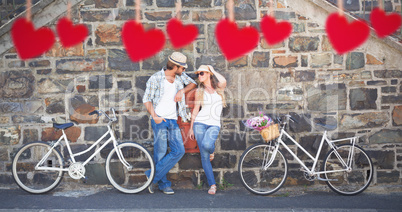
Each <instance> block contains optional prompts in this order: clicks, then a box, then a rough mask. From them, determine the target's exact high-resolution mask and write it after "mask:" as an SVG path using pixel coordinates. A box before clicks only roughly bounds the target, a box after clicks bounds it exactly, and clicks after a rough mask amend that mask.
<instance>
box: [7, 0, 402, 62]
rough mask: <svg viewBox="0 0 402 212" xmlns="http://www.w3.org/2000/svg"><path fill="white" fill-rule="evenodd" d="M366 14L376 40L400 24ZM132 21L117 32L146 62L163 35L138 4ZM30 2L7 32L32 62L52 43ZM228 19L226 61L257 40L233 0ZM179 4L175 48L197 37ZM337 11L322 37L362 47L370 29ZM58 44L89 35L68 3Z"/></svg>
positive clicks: (222, 42)
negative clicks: (241, 22) (240, 21)
mask: <svg viewBox="0 0 402 212" xmlns="http://www.w3.org/2000/svg"><path fill="white" fill-rule="evenodd" d="M379 2H380V8H376V9H374V10H373V11H372V13H371V15H370V20H371V23H372V27H373V28H374V30H375V32H376V34H377V36H378V37H379V38H381V39H382V38H385V37H387V36H389V35H390V34H392V33H394V32H395V31H396V30H398V29H399V27H400V26H401V16H400V15H398V14H396V13H391V14H386V13H385V11H384V10H383V5H382V2H381V1H379ZM135 5H136V6H135V10H136V17H135V20H130V21H127V22H126V23H125V24H124V25H123V28H122V41H123V45H124V47H125V48H126V51H127V54H128V55H129V57H130V59H131V60H132V61H134V62H139V61H142V60H145V59H147V58H149V57H152V56H153V55H155V54H157V53H158V52H159V51H161V50H162V48H163V46H164V44H165V39H166V38H165V35H164V33H163V32H162V30H160V29H155V28H154V29H150V30H145V29H144V27H143V25H142V24H141V21H140V0H136V4H135ZM30 6H31V0H27V13H26V18H20V19H18V20H16V21H15V22H14V24H13V26H12V29H11V35H12V40H13V42H14V45H15V48H16V51H17V53H18V55H19V57H20V58H21V59H22V60H26V59H30V58H34V57H37V56H40V55H41V54H43V53H45V52H46V51H48V50H49V49H50V48H51V47H52V46H53V44H54V42H55V35H54V33H53V32H52V30H51V29H50V28H46V27H42V28H40V29H37V30H35V28H34V25H33V23H32V22H31V17H30V16H31V15H30ZM227 7H228V18H223V19H222V20H220V21H219V23H218V24H217V26H216V28H215V36H216V39H217V42H218V45H219V48H220V49H221V51H222V54H223V55H224V56H225V58H226V59H227V60H234V59H236V58H239V57H241V56H243V55H245V54H247V53H248V52H250V51H251V50H253V49H254V48H255V47H256V46H257V45H258V41H259V33H258V31H257V29H255V28H254V27H252V26H246V27H243V28H238V26H237V24H236V22H235V19H234V10H233V9H234V5H233V0H229V1H228V3H227ZM272 7H273V3H272V0H270V6H269V11H268V13H267V15H265V16H264V17H263V18H262V20H261V23H260V28H261V31H262V33H263V36H264V39H265V40H266V41H267V43H268V44H269V45H275V44H277V43H279V42H282V41H283V40H285V39H286V38H288V37H289V36H290V35H291V33H292V25H291V24H290V23H289V22H287V21H281V22H278V21H277V20H276V19H275V17H274V15H273V12H272ZM180 10H181V4H180V3H177V4H176V18H172V19H171V20H169V21H168V23H167V34H168V36H169V39H170V41H171V43H172V45H173V47H174V48H175V49H180V48H182V47H184V46H186V45H188V44H190V43H192V42H193V41H194V40H195V39H196V38H197V36H198V28H197V27H196V26H195V25H193V24H188V25H183V23H182V22H181V20H180V19H181V17H180ZM338 10H339V11H338V12H337V13H332V14H330V15H329V16H328V18H327V21H326V25H325V28H326V33H327V35H328V38H329V41H330V43H331V44H332V46H333V47H334V49H335V51H336V52H337V53H338V54H345V53H347V52H350V51H352V50H354V49H356V48H357V47H359V46H360V45H362V44H363V43H364V42H365V41H366V40H367V39H368V37H369V33H370V28H369V26H368V25H367V24H366V23H365V22H363V21H360V20H355V21H352V22H348V20H347V19H346V17H345V16H344V14H343V1H342V0H340V1H338ZM56 29H57V33H58V35H59V38H60V42H61V44H62V46H63V47H65V48H69V47H72V46H75V45H77V44H79V43H81V42H83V41H84V40H85V39H86V37H87V36H88V29H87V27H86V26H85V25H83V24H77V25H74V24H73V23H72V22H71V20H70V3H69V4H68V11H67V17H63V18H61V19H60V20H59V21H58V23H57V26H56Z"/></svg>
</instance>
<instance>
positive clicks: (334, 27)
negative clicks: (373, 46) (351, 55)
mask: <svg viewBox="0 0 402 212" xmlns="http://www.w3.org/2000/svg"><path fill="white" fill-rule="evenodd" d="M325 28H326V31H327V35H328V38H329V41H330V42H331V44H332V46H333V47H334V49H335V50H336V51H337V52H338V54H344V53H347V52H349V51H351V50H353V49H355V48H357V47H358V46H360V45H361V44H363V43H364V42H365V41H366V40H367V39H368V38H369V35H370V28H369V27H368V26H367V24H366V23H364V22H362V21H353V22H351V23H349V22H348V20H346V18H345V17H344V16H342V15H339V13H332V14H331V15H330V16H329V17H328V18H327V22H326V27H325Z"/></svg>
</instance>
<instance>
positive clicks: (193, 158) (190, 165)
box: [179, 153, 202, 170]
mask: <svg viewBox="0 0 402 212" xmlns="http://www.w3.org/2000/svg"><path fill="white" fill-rule="evenodd" d="M179 168H180V169H182V170H199V169H202V165H201V156H200V154H199V153H192V154H184V156H183V157H182V158H181V160H180V161H179Z"/></svg>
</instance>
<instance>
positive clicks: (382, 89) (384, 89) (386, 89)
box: [381, 86, 396, 93]
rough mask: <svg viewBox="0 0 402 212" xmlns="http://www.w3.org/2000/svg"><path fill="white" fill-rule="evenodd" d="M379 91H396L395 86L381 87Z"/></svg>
mask: <svg viewBox="0 0 402 212" xmlns="http://www.w3.org/2000/svg"><path fill="white" fill-rule="evenodd" d="M381 93H396V87H391V86H387V87H381Z"/></svg>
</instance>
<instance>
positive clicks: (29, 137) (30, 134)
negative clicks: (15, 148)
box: [22, 129, 39, 144]
mask: <svg viewBox="0 0 402 212" xmlns="http://www.w3.org/2000/svg"><path fill="white" fill-rule="evenodd" d="M22 135H23V136H22V138H23V139H22V144H26V143H29V142H32V141H39V133H38V130H37V129H24V131H23V133H22Z"/></svg>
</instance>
